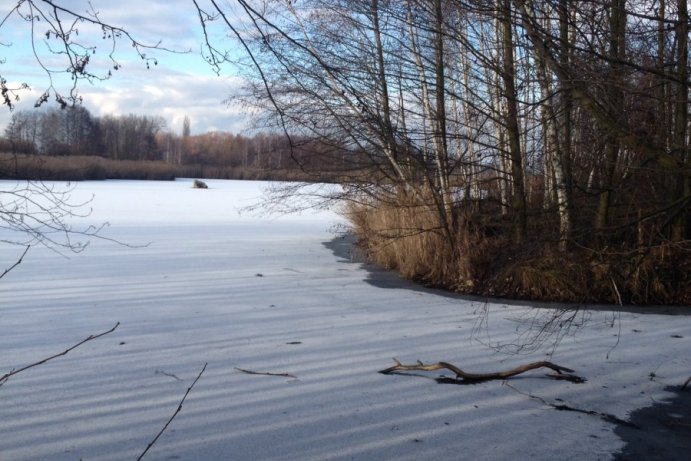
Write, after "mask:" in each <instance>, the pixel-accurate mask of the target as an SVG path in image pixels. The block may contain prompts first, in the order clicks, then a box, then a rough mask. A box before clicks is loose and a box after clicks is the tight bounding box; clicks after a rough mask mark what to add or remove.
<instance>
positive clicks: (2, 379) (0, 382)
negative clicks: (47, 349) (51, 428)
mask: <svg viewBox="0 0 691 461" xmlns="http://www.w3.org/2000/svg"><path fill="white" fill-rule="evenodd" d="M119 325H120V322H118V323H116V324H115V326H114V327H113V328H111V329H110V330H108V331H104V332H103V333H99V334H97V335H91V336H89V337H88V338H85V339H83V340H82V341H80V342H78V343H77V344H75V345H74V346H72V347H70V348H69V349H65V350H64V351H62V352H60V353H59V354H55V355H51V356H50V357H48V358H45V359H43V360H40V361H38V362H35V363H32V364H31V365H27V366H25V367H22V368H20V369H18V370H12V371H10V372H9V373H6V374H4V375H3V376H2V377H0V386H2V385H3V384H5V382H7V380H8V379H10V377H12V376H14V375H16V374H17V373H21V372H22V371H26V370H28V369H29V368H33V367H37V366H39V365H43V364H44V363H46V362H48V361H50V360H53V359H55V358H58V357H61V356H63V355H67V354H68V353H69V352H71V351H73V350H75V349H76V348H78V347H79V346H81V345H82V344H84V343H86V342H89V341H93V340H94V339H98V338H100V337H101V336H105V335H107V334H109V333H112V332H114V331H115V329H116V328H117V327H118V326H119Z"/></svg>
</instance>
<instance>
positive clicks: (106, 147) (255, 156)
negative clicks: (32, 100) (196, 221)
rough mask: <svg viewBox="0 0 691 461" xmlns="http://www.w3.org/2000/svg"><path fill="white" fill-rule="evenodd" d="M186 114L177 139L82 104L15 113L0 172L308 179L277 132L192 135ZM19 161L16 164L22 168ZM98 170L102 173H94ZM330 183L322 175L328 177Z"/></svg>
mask: <svg viewBox="0 0 691 461" xmlns="http://www.w3.org/2000/svg"><path fill="white" fill-rule="evenodd" d="M191 123H192V122H191V120H190V119H189V117H185V119H184V121H183V124H182V127H181V128H182V129H181V131H180V134H177V133H174V132H173V131H172V130H171V129H169V127H168V126H167V124H166V121H165V119H163V118H162V117H154V116H148V115H136V114H128V115H121V116H115V115H105V116H101V117H95V116H93V115H92V114H91V113H90V112H89V110H88V109H86V108H85V107H84V106H82V105H73V106H67V107H64V108H57V107H47V108H41V109H37V110H20V111H17V112H14V113H13V114H12V117H11V120H10V123H9V124H8V126H7V127H6V128H5V132H4V136H3V137H0V152H3V153H5V154H4V156H3V157H2V159H3V160H5V162H4V164H5V165H6V166H4V167H3V168H0V174H1V175H2V176H3V177H5V178H17V177H21V178H27V179H63V180H83V179H106V178H111V179H141V178H146V179H173V178H174V177H176V176H177V177H180V176H204V177H207V178H224V179H230V178H233V179H243V178H251V179H257V178H262V179H293V180H295V179H300V178H302V179H311V178H308V177H307V176H306V175H304V174H302V173H301V172H300V168H299V164H298V163H297V162H296V161H294V160H293V157H294V158H299V159H302V162H301V163H303V164H310V159H309V157H310V155H309V154H308V152H307V149H309V150H310V151H315V150H318V147H317V146H316V145H314V143H309V142H307V141H306V140H305V141H304V142H303V143H302V144H303V146H304V148H302V149H300V148H294V149H293V150H292V157H291V148H290V144H289V143H288V141H287V140H286V139H285V136H283V135H282V134H271V133H264V132H259V133H254V134H252V135H249V136H244V135H241V134H237V135H236V134H233V133H230V132H223V131H213V132H208V133H204V134H199V135H192V134H191ZM20 164H21V167H20V166H19V165H20ZM96 167H100V168H96ZM328 179H329V178H322V180H328Z"/></svg>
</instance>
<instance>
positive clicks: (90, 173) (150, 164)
mask: <svg viewBox="0 0 691 461" xmlns="http://www.w3.org/2000/svg"><path fill="white" fill-rule="evenodd" d="M176 177H177V178H193V177H198V178H207V179H248V180H280V181H304V180H307V179H308V178H307V177H306V175H305V174H302V173H301V172H300V171H296V170H265V169H259V168H240V167H224V166H210V165H174V164H170V163H166V162H162V161H144V160H142V161H135V160H111V159H107V158H103V157H97V156H65V157H51V156H45V155H24V154H8V153H5V154H3V153H0V179H30V180H43V181H86V180H101V179H141V180H163V181H171V180H173V179H175V178H176ZM309 179H311V180H314V178H309ZM324 179H327V178H324Z"/></svg>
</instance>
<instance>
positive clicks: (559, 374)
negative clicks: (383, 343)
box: [379, 358, 583, 382]
mask: <svg viewBox="0 0 691 461" xmlns="http://www.w3.org/2000/svg"><path fill="white" fill-rule="evenodd" d="M394 361H395V362H396V365H394V366H392V367H390V368H387V369H385V370H381V371H379V373H383V374H391V373H397V372H401V371H435V370H442V369H446V370H449V371H452V372H453V373H455V374H456V377H457V378H460V379H462V380H464V381H489V380H493V379H507V378H510V377H512V376H516V375H519V374H521V373H525V372H526V371H530V370H535V369H538V368H549V369H551V370H554V371H555V372H556V375H554V376H553V375H548V376H550V377H554V378H557V379H565V378H566V379H568V380H570V381H574V382H582V381H583V379H582V378H579V377H578V376H574V375H570V374H566V375H565V374H563V372H566V373H573V370H572V369H570V368H566V367H563V366H561V365H556V364H554V363H552V362H533V363H528V364H526V365H521V366H519V367H516V368H513V369H511V370H507V371H498V372H494V373H467V372H465V371H463V370H461V369H460V368H458V367H457V366H456V365H453V364H451V363H447V362H437V363H431V364H428V365H425V364H424V363H422V362H420V361H418V362H417V364H415V365H404V364H402V363H401V362H399V361H398V359H395V358H394Z"/></svg>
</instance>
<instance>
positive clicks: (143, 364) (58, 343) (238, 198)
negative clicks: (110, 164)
mask: <svg viewBox="0 0 691 461" xmlns="http://www.w3.org/2000/svg"><path fill="white" fill-rule="evenodd" d="M206 182H207V184H208V185H209V189H208V190H198V189H193V188H192V187H191V185H192V181H191V180H178V181H174V182H143V181H142V182H135V181H104V182H84V183H79V184H78V185H77V187H76V189H75V190H74V191H73V192H72V195H73V197H74V199H75V200H76V201H79V200H82V199H88V198H89V197H91V196H92V194H93V197H94V198H93V201H92V203H91V204H90V206H91V207H92V208H93V213H92V214H91V215H90V216H89V217H88V218H86V219H85V220H83V221H84V224H89V223H93V224H99V223H101V222H104V221H108V222H109V223H110V226H109V227H108V228H107V229H105V231H104V235H105V236H106V237H108V238H113V239H117V240H118V241H121V242H124V243H127V244H128V245H130V246H128V247H125V246H121V245H117V244H114V243H112V242H110V241H106V240H98V239H95V240H92V242H91V244H90V246H89V247H88V248H87V250H86V251H85V252H83V253H81V254H78V255H70V256H69V259H67V258H65V257H63V256H61V255H59V254H56V253H55V252H52V251H50V250H48V249H45V248H40V247H35V248H32V249H31V250H30V251H29V253H28V255H27V256H26V258H25V260H24V262H23V263H22V264H21V265H19V266H18V267H17V268H16V269H14V270H13V271H12V272H10V273H9V274H8V275H7V276H6V277H4V278H3V279H2V280H0V291H1V296H2V302H1V304H0V319H1V321H0V375H2V374H4V373H6V372H7V371H10V370H12V369H15V368H19V367H21V366H24V365H27V364H29V363H32V362H34V361H36V360H39V359H42V358H45V357H47V356H50V355H53V354H55V353H58V352H61V351H63V350H65V349H66V348H68V347H70V346H71V345H73V344H75V343H77V342H79V341H80V340H82V339H84V338H85V337H87V336H89V335H90V334H96V333H100V332H102V331H105V330H108V329H109V328H111V327H112V326H113V325H115V323H116V322H120V323H121V324H120V326H119V327H118V328H117V330H116V331H115V332H114V333H112V334H110V335H107V336H104V337H103V338H100V339H97V340H95V341H91V342H88V343H86V344H84V345H83V346H81V347H79V348H78V349H76V350H74V351H72V352H71V353H69V354H68V355H66V356H64V357H60V358H57V359H55V360H53V361H51V362H49V363H47V364H45V365H42V366H39V367H36V368H33V369H31V370H27V371H26V372H23V373H20V374H17V375H16V376H13V377H12V378H10V379H9V380H8V381H7V382H6V383H5V384H4V385H2V386H1V387H0V460H2V461H13V460H79V459H83V460H85V461H87V460H104V461H105V460H134V459H136V458H137V457H138V456H139V454H140V453H141V452H142V451H143V450H144V449H145V448H146V446H147V444H148V443H149V442H150V441H151V439H152V438H153V437H154V436H155V435H156V433H157V432H158V431H159V430H160V429H161V427H162V426H163V424H164V423H165V422H166V421H167V420H168V418H169V417H170V416H171V415H172V414H173V412H174V411H175V409H176V408H177V406H178V403H179V401H180V399H181V398H182V396H183V394H184V393H185V391H186V390H187V388H188V387H189V386H190V384H191V383H192V381H193V380H194V378H195V377H196V376H197V374H198V373H199V371H200V370H201V368H202V366H203V365H204V363H207V362H208V367H207V369H206V372H205V373H204V374H203V376H202V377H201V379H200V380H199V382H198V383H197V385H196V386H195V387H194V389H193V390H192V391H191V393H190V394H189V396H188V398H187V400H186V401H185V404H184V406H183V408H182V411H181V412H180V413H179V414H178V415H177V417H176V418H175V419H174V421H173V422H172V424H171V426H170V427H169V428H168V430H167V431H166V432H165V433H164V435H163V436H162V437H161V438H160V439H159V440H158V442H157V443H156V444H155V445H154V447H153V448H152V449H151V451H149V453H147V455H146V457H145V459H150V460H173V459H177V460H351V459H353V460H388V459H391V460H398V461H403V460H427V459H450V460H457V459H459V460H460V459H486V460H502V459H514V460H516V459H533V460H554V459H560V460H569V459H574V460H608V459H612V458H613V456H615V454H616V453H617V452H618V451H620V450H621V449H622V448H624V446H625V441H624V440H622V439H621V438H620V437H619V436H618V435H617V433H615V430H616V429H617V425H616V424H613V423H611V422H608V421H605V420H604V419H602V418H600V417H598V416H597V415H588V414H583V413H576V412H570V411H556V410H555V409H554V408H552V407H550V406H548V405H547V404H546V403H554V404H565V405H568V406H570V407H574V408H579V409H583V410H592V411H596V412H600V413H606V414H611V415H614V416H616V417H618V418H621V419H627V418H628V417H629V416H630V415H631V414H632V412H634V411H635V410H640V409H642V408H644V407H648V406H651V405H653V404H654V403H656V402H664V401H665V400H666V399H669V398H671V397H672V396H673V395H674V394H672V393H670V392H669V386H678V385H680V384H681V383H683V382H684V381H685V380H686V379H687V378H688V377H689V375H691V357H690V356H689V354H688V351H689V346H690V345H691V317H689V316H686V315H675V316H667V315H655V314H643V313H640V312H621V313H616V312H615V313H613V312H608V311H593V312H590V313H589V315H588V316H586V318H584V320H587V321H586V322H585V323H584V325H583V326H582V327H581V328H579V329H578V330H577V331H575V332H574V333H573V334H571V335H567V336H566V337H565V338H563V340H562V341H561V343H560V344H559V346H558V348H557V349H556V351H555V352H554V354H553V355H549V354H551V353H552V352H553V351H554V347H553V343H552V342H550V341H548V342H546V343H545V344H544V345H542V346H540V347H537V348H534V350H529V351H527V352H525V353H523V354H520V355H515V354H507V353H501V352H498V351H497V347H496V346H497V345H500V344H511V343H515V342H516V341H517V340H518V339H521V338H517V330H518V332H520V331H522V330H521V329H522V328H525V326H526V325H527V323H526V322H529V321H530V320H531V319H533V318H535V316H536V315H538V316H543V315H545V313H546V312H547V313H549V312H551V311H550V310H548V309H547V308H543V309H540V310H535V309H533V308H532V307H531V306H530V305H528V304H526V303H502V302H499V301H497V302H491V303H486V302H485V301H484V300H480V299H473V298H468V297H461V296H455V295H450V294H447V293H443V292H438V291H433V290H425V289H422V288H420V287H417V286H415V285H414V284H412V283H408V282H405V281H402V280H400V279H398V277H397V276H396V275H394V274H391V273H387V272H384V271H378V270H376V269H373V268H370V267H368V266H367V265H366V264H363V263H362V262H358V261H357V260H355V261H351V259H350V258H348V257H347V256H346V257H344V256H343V255H342V254H339V253H337V252H336V253H335V252H334V251H332V248H330V247H332V245H330V244H329V242H331V241H332V240H333V239H334V238H338V236H337V235H335V234H334V233H333V227H334V226H335V225H337V224H339V223H342V222H343V221H342V218H340V217H339V216H338V215H337V214H336V213H335V212H333V211H319V212H303V213H301V214H299V215H287V216H280V217H276V216H261V215H258V214H256V213H249V212H240V210H242V209H243V208H244V207H247V206H249V205H252V204H254V203H257V201H258V200H259V197H260V195H261V193H262V187H264V186H266V183H258V182H239V181H214V180H209V181H206ZM76 225H79V222H76ZM2 238H7V236H6V235H4V234H3V235H0V239H2ZM21 250H22V249H21V248H20V247H12V246H8V245H3V246H0V269H1V270H4V268H5V267H9V266H10V265H11V264H13V263H14V261H15V260H16V258H17V257H18V256H19V255H20V254H21ZM579 318H580V317H579ZM523 339H525V337H524V338H523ZM393 357H397V358H398V359H400V360H401V361H402V362H403V363H414V362H415V361H416V360H422V361H424V362H437V361H447V362H451V363H454V364H456V365H458V366H459V367H461V368H463V369H464V370H467V371H469V372H486V371H498V370H503V369H509V368H513V367H514V366H517V365H520V364H524V363H528V362H532V361H538V360H551V361H553V362H555V363H557V364H559V365H562V366H565V367H569V368H572V369H574V370H575V373H576V374H577V375H579V376H582V377H584V378H586V379H587V382H586V383H583V384H576V383H571V382H565V381H555V380H552V379H549V378H547V377H545V372H544V371H542V370H536V371H531V372H528V373H526V374H523V375H520V376H517V377H515V378H512V379H510V380H509V381H507V382H506V383H502V382H501V381H488V382H482V383H477V384H473V385H463V386H460V385H447V384H437V382H435V381H434V380H433V378H435V377H438V376H439V375H440V374H443V373H444V372H435V373H424V372H415V373H411V374H410V375H408V376H402V375H388V376H387V375H382V374H379V373H377V370H381V369H383V368H387V367H389V366H391V365H392V364H393V361H392V358H393ZM237 368H242V369H246V370H253V371H257V372H272V373H288V374H291V375H294V376H295V377H296V378H290V377H281V376H266V375H249V374H246V373H242V372H241V371H238V370H237ZM446 375H447V376H448V375H449V373H446ZM507 384H510V385H507ZM528 394H531V395H534V396H538V397H540V398H541V399H543V401H539V400H536V399H534V398H531V397H529V396H528ZM677 412H678V413H682V416H684V415H688V413H689V409H688V408H679V409H677ZM670 418H673V416H670ZM644 432H645V431H641V433H644Z"/></svg>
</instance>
